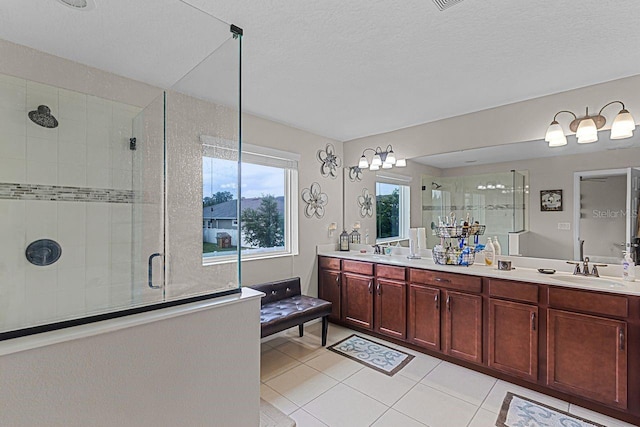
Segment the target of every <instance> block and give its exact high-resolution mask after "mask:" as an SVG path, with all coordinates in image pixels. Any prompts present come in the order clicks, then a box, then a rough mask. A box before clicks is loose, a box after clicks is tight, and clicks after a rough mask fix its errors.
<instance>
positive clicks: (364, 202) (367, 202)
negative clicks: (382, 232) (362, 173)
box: [358, 188, 373, 218]
mask: <svg viewBox="0 0 640 427" xmlns="http://www.w3.org/2000/svg"><path fill="white" fill-rule="evenodd" d="M358 206H360V216H361V217H362V218H364V217H365V216H368V217H369V218H371V217H372V216H373V196H372V195H371V194H369V190H367V189H366V188H363V189H362V194H361V195H360V196H358Z"/></svg>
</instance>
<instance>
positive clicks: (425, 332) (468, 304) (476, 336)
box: [408, 268, 482, 363]
mask: <svg viewBox="0 0 640 427" xmlns="http://www.w3.org/2000/svg"><path fill="white" fill-rule="evenodd" d="M409 289H410V294H409V337H408V338H409V340H410V341H411V342H413V343H414V344H417V345H420V346H423V347H425V348H430V349H432V350H441V351H443V352H444V353H446V354H448V355H450V356H453V357H456V358H458V359H461V360H466V361H469V362H474V363H482V295H480V293H481V292H482V279H481V278H480V277H472V276H466V275H461V274H454V273H443V272H438V271H430V270H419V269H413V268H412V269H409Z"/></svg>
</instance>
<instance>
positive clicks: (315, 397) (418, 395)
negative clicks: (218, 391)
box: [260, 323, 633, 427]
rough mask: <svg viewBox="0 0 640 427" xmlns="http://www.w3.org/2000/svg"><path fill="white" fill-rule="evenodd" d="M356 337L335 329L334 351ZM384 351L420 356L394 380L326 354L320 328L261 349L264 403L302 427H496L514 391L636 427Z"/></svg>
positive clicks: (612, 426) (613, 423) (430, 360)
mask: <svg viewBox="0 0 640 427" xmlns="http://www.w3.org/2000/svg"><path fill="white" fill-rule="evenodd" d="M352 333H354V331H351V330H349V329H346V328H342V327H340V326H336V325H333V324H331V325H329V336H328V339H327V341H328V343H327V345H331V344H334V343H336V342H337V341H340V340H342V339H344V338H346V337H348V336H349V335H351V334H352ZM358 334H360V335H363V336H365V334H362V333H360V332H358ZM369 338H371V339H373V340H377V341H381V340H380V339H378V338H372V337H369ZM385 344H386V345H388V346H390V347H396V348H399V349H401V350H403V351H405V352H407V353H411V354H413V355H415V356H416V357H415V358H414V359H413V360H412V361H411V362H410V363H409V364H408V365H407V366H405V367H404V368H403V369H402V370H401V371H400V372H398V373H397V374H396V375H394V376H393V377H389V376H387V375H384V374H381V373H379V372H377V371H374V370H373V369H370V368H367V367H365V366H364V365H361V364H360V363H357V362H355V361H352V360H349V359H347V358H345V357H342V356H340V355H338V354H336V353H333V352H331V351H328V350H326V349H325V348H323V347H322V346H321V345H320V324H319V323H315V324H312V325H309V326H307V327H306V328H305V336H304V337H302V338H300V337H298V328H293V329H290V330H289V331H286V332H284V333H282V334H279V335H275V336H274V337H273V338H271V339H268V338H267V339H265V341H263V343H262V357H261V362H262V363H261V365H262V366H261V385H260V393H261V395H262V398H263V399H265V400H266V401H268V402H270V403H271V404H272V405H274V406H275V407H277V408H278V409H280V410H281V411H282V412H284V413H286V414H288V415H289V416H290V417H291V418H293V419H295V421H296V423H297V425H298V427H315V426H330V427H340V426H346V427H357V426H376V427H404V426H406V427H413V426H416V427H418V426H422V427H424V426H429V427H492V426H495V420H496V418H497V417H498V411H499V410H500V406H501V405H502V400H503V399H504V396H505V393H506V392H507V391H511V392H513V393H517V394H520V395H523V396H527V397H530V398H531V399H534V400H537V401H539V402H542V403H546V404H548V405H551V406H553V407H555V408H558V409H562V410H564V411H567V410H568V411H569V412H571V413H574V414H576V415H579V416H582V417H584V418H587V419H590V420H592V421H594V422H598V423H601V424H603V425H606V426H609V427H622V426H624V427H633V426H632V425H631V424H627V423H624V422H622V421H618V420H615V419H612V418H609V417H606V416H604V415H602V414H598V413H595V412H592V411H589V410H587V409H584V408H581V407H579V406H575V405H570V404H569V403H567V402H564V401H562V400H558V399H555V398H553V397H549V396H546V395H544V394H540V393H537V392H535V391H531V390H528V389H525V388H523V387H520V386H517V385H514V384H510V383H508V382H505V381H501V380H497V379H495V378H492V377H490V376H487V375H484V374H480V373H478V372H475V371H472V370H469V369H465V368H462V367H459V366H457V365H453V364H451V363H448V362H444V361H441V360H440V359H437V358H434V357H431V356H427V355H425V354H421V353H417V352H414V351H412V350H410V349H406V348H403V347H400V346H397V345H395V344H391V343H385Z"/></svg>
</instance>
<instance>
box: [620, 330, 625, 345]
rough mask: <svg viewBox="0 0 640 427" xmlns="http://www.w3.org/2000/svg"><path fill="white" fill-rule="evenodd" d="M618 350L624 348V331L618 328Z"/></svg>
mask: <svg viewBox="0 0 640 427" xmlns="http://www.w3.org/2000/svg"><path fill="white" fill-rule="evenodd" d="M619 336H620V350H624V331H623V330H622V329H620V333H619Z"/></svg>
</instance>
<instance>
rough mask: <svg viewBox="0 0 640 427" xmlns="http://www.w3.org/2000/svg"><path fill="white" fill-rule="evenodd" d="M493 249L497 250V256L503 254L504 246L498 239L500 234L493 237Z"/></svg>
mask: <svg viewBox="0 0 640 427" xmlns="http://www.w3.org/2000/svg"><path fill="white" fill-rule="evenodd" d="M493 249H494V250H495V252H496V257H499V256H500V255H502V246H500V242H499V241H498V236H494V237H493Z"/></svg>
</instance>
